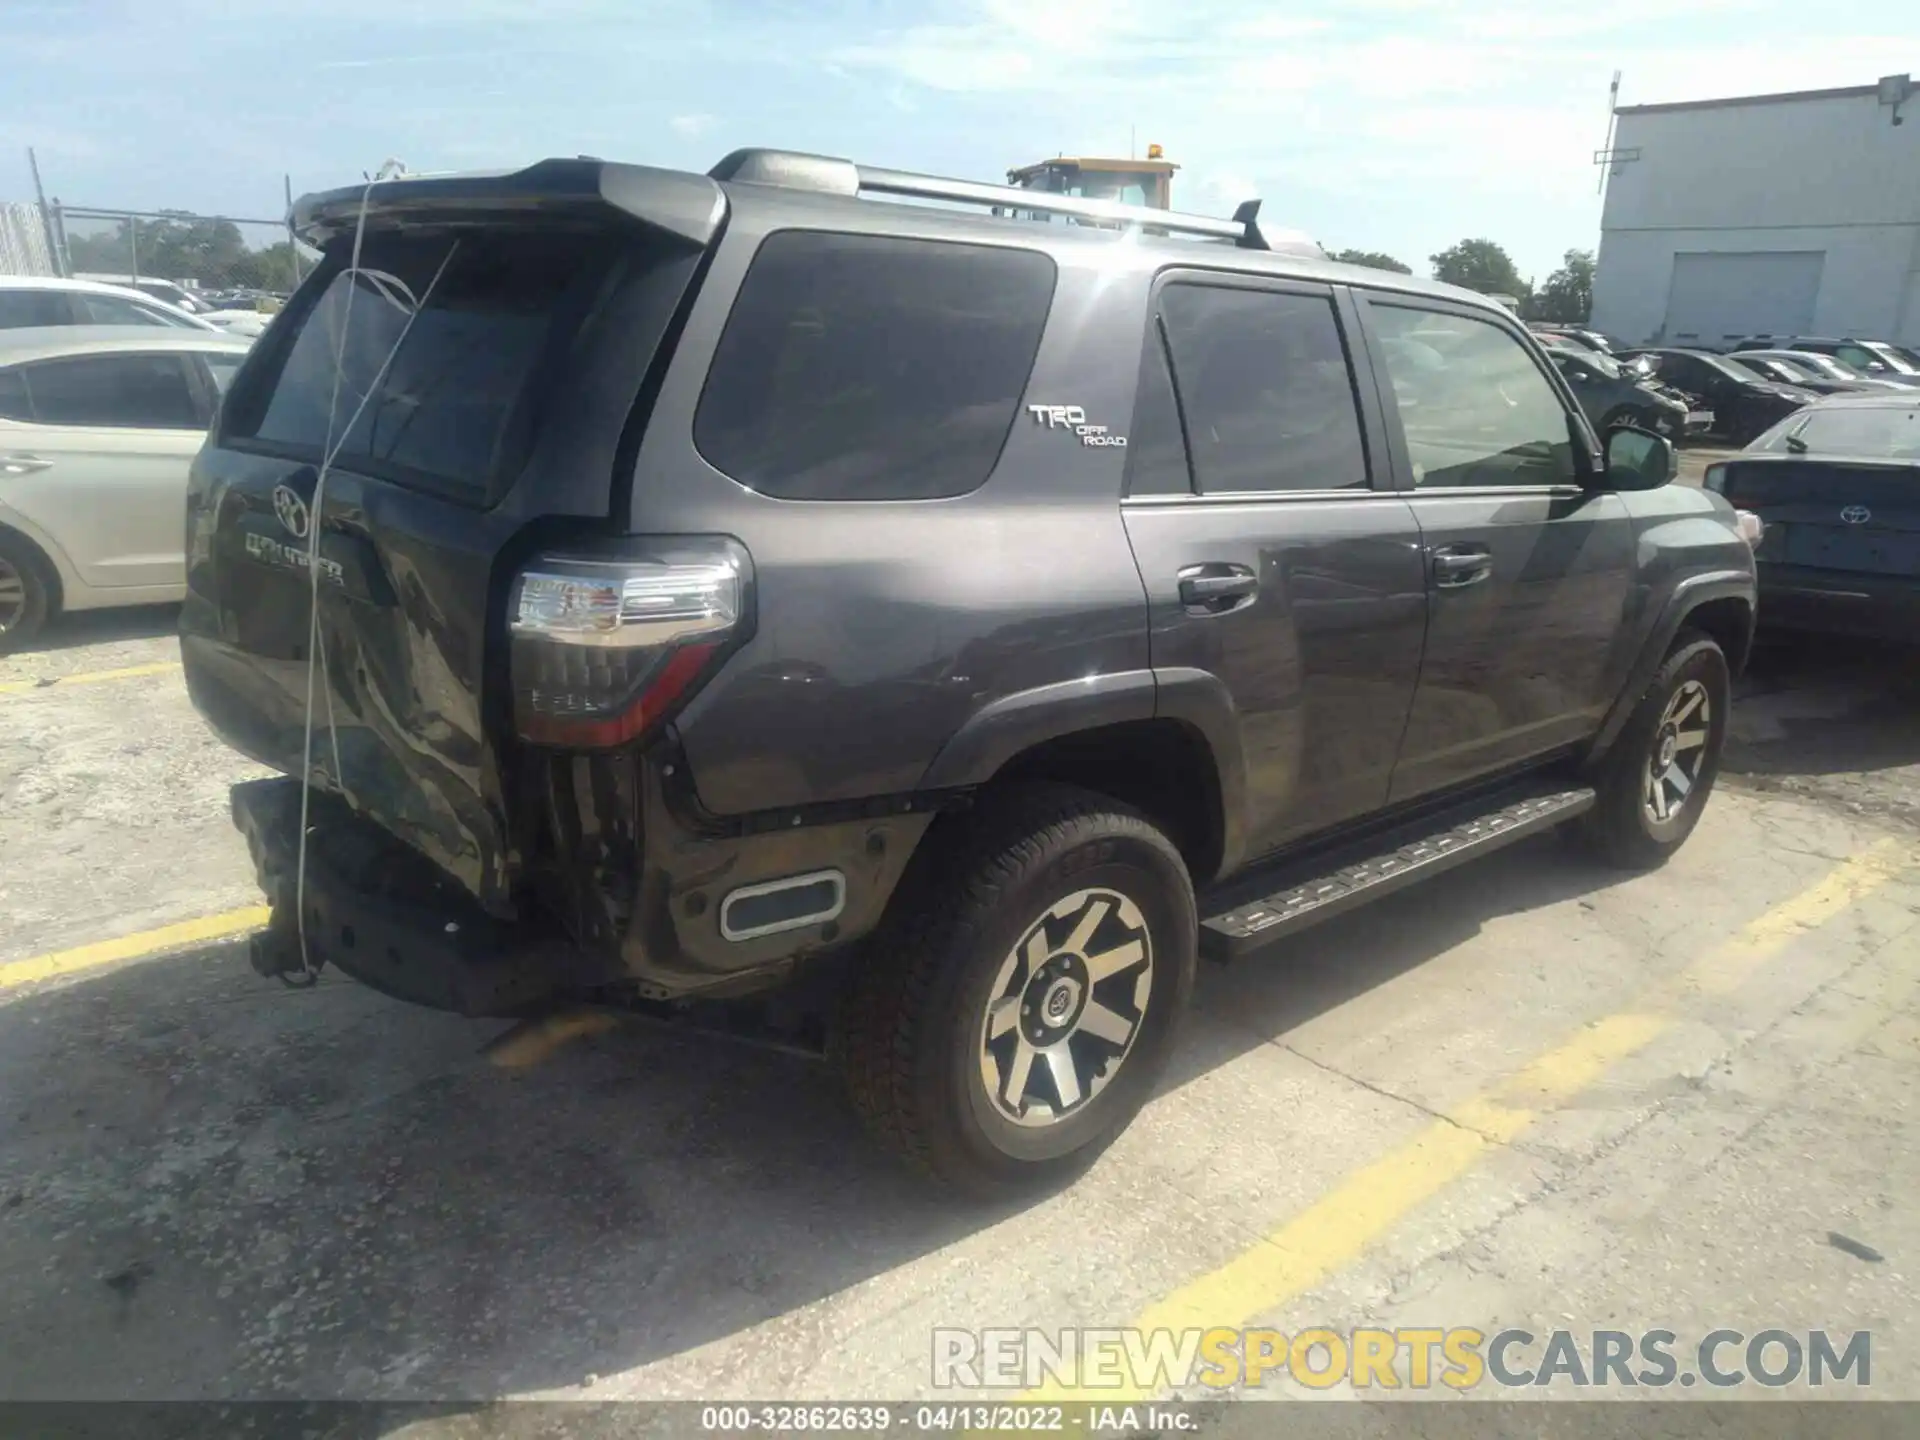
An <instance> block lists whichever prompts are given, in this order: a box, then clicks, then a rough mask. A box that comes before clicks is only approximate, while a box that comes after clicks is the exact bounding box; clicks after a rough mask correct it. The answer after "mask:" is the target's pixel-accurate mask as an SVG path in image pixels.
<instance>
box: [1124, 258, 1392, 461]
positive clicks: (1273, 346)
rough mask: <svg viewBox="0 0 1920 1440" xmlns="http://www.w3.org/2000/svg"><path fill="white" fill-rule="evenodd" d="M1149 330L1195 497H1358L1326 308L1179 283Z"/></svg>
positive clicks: (1336, 341) (1348, 403) (1316, 301)
mask: <svg viewBox="0 0 1920 1440" xmlns="http://www.w3.org/2000/svg"><path fill="white" fill-rule="evenodd" d="M1160 319H1161V323H1162V324H1164V325H1165V326H1166V332H1167V343H1168V346H1169V348H1170V349H1171V350H1172V352H1173V371H1174V376H1175V378H1176V379H1177V381H1178V383H1179V387H1180V392H1179V393H1180V403H1181V406H1182V407H1183V408H1184V410H1185V413H1186V420H1187V441H1188V443H1189V445H1190V446H1191V447H1192V451H1193V478H1194V484H1195V487H1196V488H1197V489H1198V490H1199V491H1200V492H1201V493H1202V494H1227V493H1236V494H1239V493H1249V492H1252V493H1258V492H1272V491H1287V490H1345V489H1364V488H1365V487H1366V485H1367V483H1368V481H1367V454H1366V447H1365V446H1364V445H1363V444H1362V442H1361V439H1360V409H1359V405H1358V403H1357V401H1356V400H1355V398H1354V388H1353V372H1352V370H1351V369H1350V368H1349V366H1348V364H1347V352H1346V347H1345V345H1344V344H1343V343H1342V341H1341V338H1340V325H1339V322H1338V320H1337V319H1336V318H1335V316H1334V311H1333V301H1332V300H1331V299H1330V298H1329V297H1327V296H1324V295H1293V294H1286V293H1283V292H1280V291H1273V290H1243V289H1237V288H1228V287H1226V286H1223V285H1200V284H1188V283H1180V284H1175V285H1169V286H1167V287H1166V289H1164V290H1163V291H1161V293H1160Z"/></svg>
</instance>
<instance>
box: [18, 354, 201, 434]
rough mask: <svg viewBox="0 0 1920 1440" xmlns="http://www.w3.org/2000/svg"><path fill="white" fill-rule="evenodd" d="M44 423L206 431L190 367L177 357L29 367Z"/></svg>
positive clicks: (118, 358) (59, 362)
mask: <svg viewBox="0 0 1920 1440" xmlns="http://www.w3.org/2000/svg"><path fill="white" fill-rule="evenodd" d="M24 368H25V370H26V372H27V376H26V379H27V388H28V390H29V391H30V392H31V394H32V397H33V408H34V413H35V415H36V416H37V418H38V419H39V420H40V423H41V424H43V425H109V426H125V427H128V428H133V429H143V430H201V429H204V428H205V426H206V422H205V421H204V420H203V419H202V417H201V415H200V410H199V407H198V406H197V405H196V404H195V403H194V398H193V387H192V386H191V385H189V384H188V383H187V372H186V368H185V367H184V366H183V365H181V363H180V361H179V358H178V357H177V356H173V355H101V356H92V357H89V358H87V359H84V360H43V361H41V362H39V363H38V364H35V365H29V366H25V367H24Z"/></svg>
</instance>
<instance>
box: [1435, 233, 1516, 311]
mask: <svg viewBox="0 0 1920 1440" xmlns="http://www.w3.org/2000/svg"><path fill="white" fill-rule="evenodd" d="M1428 258H1429V259H1431V260H1432V261H1433V278H1434V279H1436V280H1440V281H1443V282H1445V283H1446V284H1448V285H1458V286H1461V287H1462V288H1463V289H1467V290H1477V291H1479V292H1480V293H1481V294H1482V295H1511V296H1513V297H1514V298H1515V299H1517V300H1520V301H1523V302H1524V301H1525V300H1526V299H1527V297H1528V295H1529V294H1531V293H1532V287H1531V286H1530V285H1528V284H1527V282H1526V281H1524V280H1522V279H1521V278H1520V272H1519V271H1518V270H1516V269H1515V268H1514V265H1513V257H1512V256H1510V255H1508V254H1507V252H1506V251H1505V250H1502V249H1501V248H1500V247H1499V246H1498V245H1496V244H1494V243H1493V241H1491V240H1462V241H1461V242H1460V243H1459V244H1458V245H1455V246H1452V247H1451V248H1450V249H1446V250H1442V251H1441V252H1440V253H1439V254H1438V255H1433V256H1430V257H1428Z"/></svg>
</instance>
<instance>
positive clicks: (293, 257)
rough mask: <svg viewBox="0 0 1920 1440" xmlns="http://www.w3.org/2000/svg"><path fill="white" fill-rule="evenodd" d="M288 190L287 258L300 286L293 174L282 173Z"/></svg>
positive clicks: (294, 277)
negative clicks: (294, 227) (294, 216)
mask: <svg viewBox="0 0 1920 1440" xmlns="http://www.w3.org/2000/svg"><path fill="white" fill-rule="evenodd" d="M280 181H281V184H282V185H284V186H285V187H286V192H287V258H288V260H289V261H290V262H291V264H292V265H293V286H294V289H296V290H297V289H299V288H300V237H299V236H298V235H296V234H294V233H293V176H291V175H282V176H281V177H280Z"/></svg>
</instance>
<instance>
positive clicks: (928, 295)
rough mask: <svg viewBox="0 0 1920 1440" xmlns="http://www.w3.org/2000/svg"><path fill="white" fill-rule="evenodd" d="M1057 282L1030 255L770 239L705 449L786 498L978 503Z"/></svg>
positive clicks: (725, 352)
mask: <svg viewBox="0 0 1920 1440" xmlns="http://www.w3.org/2000/svg"><path fill="white" fill-rule="evenodd" d="M1053 282H1054V269H1053V262H1052V261H1051V260H1050V259H1048V258H1047V257H1046V256H1045V255H1041V254H1038V253H1036V252H1033V251H1027V250H1006V249H997V248H993V247H989V246H980V245H958V244H952V243H948V242H945V241H928V240H902V239H897V238H881V237H874V236H864V235H833V234H823V233H819V232H813V231H786V232H783V233H781V234H778V235H774V236H771V237H769V238H768V239H767V240H766V241H765V242H764V243H763V244H762V245H761V247H760V251H759V253H758V254H757V255H756V256H755V257H754V261H753V265H752V266H751V268H750V269H749V270H748V271H747V278H746V281H745V283H744V284H743V285H742V286H741V289H740V294H739V297H738V298H737V299H736V300H735V302H734V306H733V313H732V315H731V316H730V317H729V318H728V320H727V328H726V331H725V333H724V334H723V335H722V336H721V337H720V345H719V348H718V350H717V351H716V352H715V355H714V359H713V367H712V369H711V371H710V372H709V374H708V376H707V384H706V390H705V393H704V394H703V395H702V396H701V399H700V408H699V411H698V413H697V414H696V416H695V417H694V426H693V435H694V443H695V444H696V445H697V446H698V447H699V449H700V453H701V454H702V455H704V456H705V457H706V458H707V460H708V461H709V462H710V463H711V464H713V465H714V466H716V467H717V468H718V469H720V470H722V471H724V472H725V473H726V474H728V475H730V476H732V477H733V478H734V479H735V480H737V481H739V482H740V483H741V484H742V485H745V486H747V487H748V488H749V489H751V490H756V491H759V492H760V493H761V494H764V495H774V496H778V497H780V498H782V499H792V500H931V499H937V498H940V497H943V496H949V495H962V494H965V493H966V492H967V491H969V490H972V489H974V488H976V487H977V486H979V485H980V484H981V483H982V482H983V481H985V480H986V478H987V476H988V474H989V473H991V471H992V470H993V467H994V464H995V462H996V461H997V460H998V459H999V456H1000V449H1001V447H1002V445H1004V444H1005V443H1006V438H1007V432H1008V430H1009V429H1010V428H1011V427H1012V425H1013V420H1014V416H1015V414H1016V413H1017V411H1018V409H1019V405H1020V397H1021V396H1022V394H1023V393H1024V392H1025V390H1026V386H1027V377H1028V374H1029V373H1030V372H1031V371H1032V369H1033V358H1034V355H1035V353H1036V352H1037V351H1038V350H1039V348H1040V334H1041V331H1042V330H1044V329H1045V328H1046V322H1047V307H1048V305H1049V304H1050V303H1051V302H1052V299H1053Z"/></svg>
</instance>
